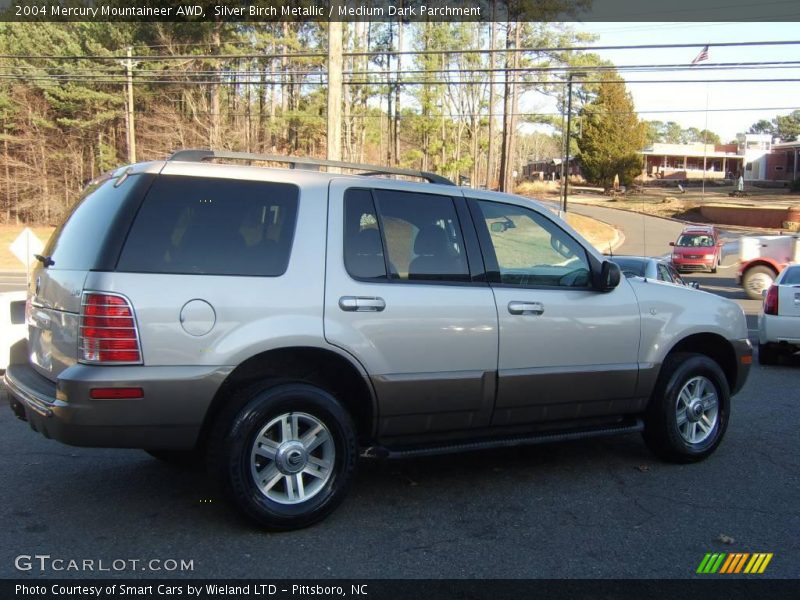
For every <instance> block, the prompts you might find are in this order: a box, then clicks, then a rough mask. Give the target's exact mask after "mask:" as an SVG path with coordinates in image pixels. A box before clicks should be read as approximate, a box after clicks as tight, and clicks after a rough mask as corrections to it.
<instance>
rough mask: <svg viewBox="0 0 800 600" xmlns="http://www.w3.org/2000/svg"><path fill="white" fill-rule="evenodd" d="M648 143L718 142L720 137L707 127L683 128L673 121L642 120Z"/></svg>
mask: <svg viewBox="0 0 800 600" xmlns="http://www.w3.org/2000/svg"><path fill="white" fill-rule="evenodd" d="M644 126H645V138H646V140H647V144H648V145H652V144H654V143H665V144H720V143H722V141H721V140H720V137H719V136H718V135H717V134H716V133H714V132H713V131H709V130H708V129H698V128H697V127H689V128H687V129H683V128H682V127H681V126H680V125H678V124H677V123H675V122H674V121H667V122H666V123H664V122H663V121H644Z"/></svg>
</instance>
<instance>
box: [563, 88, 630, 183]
mask: <svg viewBox="0 0 800 600" xmlns="http://www.w3.org/2000/svg"><path fill="white" fill-rule="evenodd" d="M603 79H604V81H603V82H602V83H601V84H600V85H599V87H598V91H597V96H596V97H595V98H594V100H592V101H591V102H589V103H588V104H587V105H586V106H585V107H584V109H583V111H582V115H583V132H582V136H581V139H580V140H579V141H578V147H579V148H580V155H579V157H580V161H581V168H582V171H583V175H584V177H586V179H587V180H589V181H592V182H595V183H598V184H600V185H603V186H604V187H607V188H608V187H611V184H612V182H613V181H614V176H615V175H619V180H620V182H621V183H623V184H625V185H628V184H630V183H631V182H632V181H633V179H634V178H635V177H636V176H637V175H638V174H639V173H640V172H641V169H642V165H641V157H640V156H639V155H638V154H637V152H639V151H640V150H641V149H642V146H643V145H644V143H645V133H646V128H645V126H644V124H643V123H641V122H640V121H639V119H638V117H637V116H636V113H635V112H634V106H633V100H632V99H631V96H630V94H629V93H628V92H627V90H626V89H625V84H624V83H623V82H622V79H621V78H620V77H619V76H618V75H616V74H615V73H614V74H608V75H604V76H603Z"/></svg>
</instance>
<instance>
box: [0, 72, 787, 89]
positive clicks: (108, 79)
mask: <svg viewBox="0 0 800 600" xmlns="http://www.w3.org/2000/svg"><path fill="white" fill-rule="evenodd" d="M323 74H324V73H323V72H320V73H319V76H320V80H319V81H302V82H299V81H285V80H261V79H260V78H251V79H247V80H244V79H237V80H228V79H224V78H220V79H183V80H164V79H141V78H138V77H136V78H134V81H135V82H136V83H147V84H164V85H185V84H190V85H227V86H238V85H253V86H256V85H277V86H290V85H293V86H298V87H307V86H312V85H322V86H324V85H327V82H326V81H324V80H322V76H323ZM0 79H6V80H17V81H51V82H65V83H77V82H83V83H110V84H119V83H125V80H124V75H123V74H121V73H120V75H119V76H96V75H86V76H80V75H64V76H61V75H26V74H0ZM580 81H581V83H610V84H623V85H626V84H653V83H660V84H669V83H681V84H683V83H795V82H800V78H795V77H781V78H770V79H766V78H760V79H755V78H725V79H628V80H622V79H620V80H606V79H581V80H580ZM489 83H490V82H489V80H472V81H468V80H458V81H453V80H446V81H442V80H437V79H424V80H405V79H400V80H398V79H384V80H383V81H366V80H365V81H362V80H349V81H344V82H343V85H352V86H382V85H431V86H435V85H489ZM541 85H566V82H565V81H548V82H541Z"/></svg>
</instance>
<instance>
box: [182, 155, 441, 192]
mask: <svg viewBox="0 0 800 600" xmlns="http://www.w3.org/2000/svg"><path fill="white" fill-rule="evenodd" d="M215 158H223V159H228V160H258V161H266V162H280V163H287V164H289V165H291V167H290V168H292V169H296V168H301V169H302V168H304V167H312V168H313V167H338V168H341V169H352V170H354V171H361V172H360V173H358V174H359V175H405V176H406V177H418V178H420V179H425V180H426V181H428V182H429V183H438V184H441V185H455V183H453V182H452V181H450V180H449V179H447V177H442V176H441V175H437V174H436V173H429V172H427V171H415V170H413V169H400V168H396V167H381V166H377V165H366V164H361V163H350V162H342V161H339V160H324V159H319V158H304V157H300V156H280V155H277V154H255V153H251V152H230V151H227V150H223V151H219V150H178V151H176V152H173V153H172V155H171V156H170V157H169V158H168V159H167V160H170V161H172V160H181V161H188V162H204V161H209V160H214V159H215Z"/></svg>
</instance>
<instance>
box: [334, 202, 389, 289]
mask: <svg viewBox="0 0 800 600" xmlns="http://www.w3.org/2000/svg"><path fill="white" fill-rule="evenodd" d="M344 264H345V267H346V268H347V272H348V273H350V275H352V276H353V277H355V278H357V279H386V263H385V262H384V258H383V244H382V242H381V234H380V231H379V229H378V217H377V215H376V214H375V205H374V204H373V202H372V193H371V192H370V191H369V190H359V189H351V190H347V192H346V193H345V196H344Z"/></svg>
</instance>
